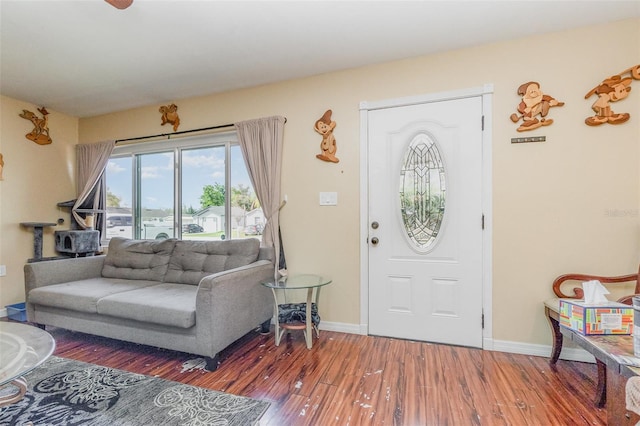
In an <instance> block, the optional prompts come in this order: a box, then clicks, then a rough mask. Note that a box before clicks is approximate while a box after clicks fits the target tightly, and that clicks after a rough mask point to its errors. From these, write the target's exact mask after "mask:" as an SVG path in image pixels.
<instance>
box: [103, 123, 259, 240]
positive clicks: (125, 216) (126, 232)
mask: <svg viewBox="0 0 640 426" xmlns="http://www.w3.org/2000/svg"><path fill="white" fill-rule="evenodd" d="M106 179H107V213H106V215H107V220H106V223H107V228H106V232H105V235H104V237H105V239H106V240H109V239H111V238H112V237H115V236H122V237H126V238H137V239H166V238H182V239H198V240H223V239H233V238H247V237H255V236H257V235H260V234H261V233H262V229H263V228H264V222H265V219H264V215H263V214H262V209H261V208H260V205H259V203H258V200H257V198H256V196H255V191H254V190H253V187H252V186H251V181H250V179H249V175H248V173H247V169H246V166H245V163H244V160H243V158H242V152H241V150H240V147H239V146H238V144H237V139H236V135H235V133H224V134H215V135H206V136H195V137H188V138H180V139H170V140H165V141H156V142H139V143H134V144H128V145H127V144H124V145H119V146H116V148H115V150H114V152H113V155H112V156H111V158H110V159H109V163H108V165H107V170H106Z"/></svg>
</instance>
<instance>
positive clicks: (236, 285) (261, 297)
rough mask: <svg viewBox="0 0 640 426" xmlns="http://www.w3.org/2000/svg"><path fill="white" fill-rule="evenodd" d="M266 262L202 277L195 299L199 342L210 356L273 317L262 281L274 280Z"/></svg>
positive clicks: (266, 289)
mask: <svg viewBox="0 0 640 426" xmlns="http://www.w3.org/2000/svg"><path fill="white" fill-rule="evenodd" d="M273 274H274V266H273V263H272V262H270V261H268V260H259V261H257V262H254V263H252V264H250V265H246V266H242V267H239V268H235V269H230V270H227V271H222V272H219V273H216V274H213V275H209V276H207V277H204V278H203V279H202V280H201V281H200V284H199V286H198V294H197V298H196V327H197V335H198V343H199V344H202V345H207V347H206V348H203V349H204V350H205V351H206V352H207V353H210V354H211V356H214V355H215V354H217V353H218V352H219V351H220V350H222V349H224V348H225V347H227V346H228V345H230V344H231V343H233V342H234V341H236V340H238V339H239V338H240V337H242V336H244V335H245V334H246V333H248V332H249V331H251V330H252V329H254V328H256V327H257V326H258V325H260V324H261V323H263V322H265V321H267V320H269V318H271V317H272V316H273V295H272V293H271V291H270V290H269V289H268V288H266V287H265V286H263V285H262V284H261V282H263V281H267V280H269V279H272V278H273Z"/></svg>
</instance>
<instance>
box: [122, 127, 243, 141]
mask: <svg viewBox="0 0 640 426" xmlns="http://www.w3.org/2000/svg"><path fill="white" fill-rule="evenodd" d="M233 126H234V125H233V124H222V125H220V126H211V127H201V128H199V129H192V130H181V131H179V132H173V133H160V134H157V135H149V136H138V137H137V138H127V139H117V140H116V143H118V142H129V141H139V140H142V139H152V138H161V137H165V136H166V137H167V138H168V139H171V136H173V135H182V134H184V133H194V132H203V131H205V130H216V129H224V128H225V127H233Z"/></svg>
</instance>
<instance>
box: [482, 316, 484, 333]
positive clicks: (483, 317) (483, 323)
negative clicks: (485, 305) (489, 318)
mask: <svg viewBox="0 0 640 426" xmlns="http://www.w3.org/2000/svg"><path fill="white" fill-rule="evenodd" d="M482 329H483V330H484V314H482Z"/></svg>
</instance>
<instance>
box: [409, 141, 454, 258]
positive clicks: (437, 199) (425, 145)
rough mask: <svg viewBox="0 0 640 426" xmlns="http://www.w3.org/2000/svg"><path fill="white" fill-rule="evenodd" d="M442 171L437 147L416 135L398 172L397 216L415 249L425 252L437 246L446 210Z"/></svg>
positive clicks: (443, 173) (442, 167) (440, 157)
mask: <svg viewBox="0 0 640 426" xmlns="http://www.w3.org/2000/svg"><path fill="white" fill-rule="evenodd" d="M445 188H446V186H445V169H444V163H443V161H442V156H441V154H440V150H439V149H438V145H437V144H436V143H435V141H434V140H433V139H432V138H431V137H430V136H429V135H427V134H424V133H420V134H418V135H416V136H415V137H414V138H413V140H412V141H411V143H410V144H409V146H408V147H407V151H406V152H405V154H404V160H403V162H402V167H401V169H400V214H401V216H402V222H403V224H404V229H405V231H406V232H407V236H408V237H409V240H410V241H411V242H412V243H413V245H414V247H415V249H417V250H418V251H421V252H424V251H428V250H429V249H430V248H431V247H432V246H433V245H434V244H435V242H436V239H437V237H438V233H439V232H440V227H441V226H442V220H443V219H444V213H445V210H444V206H445V195H446V190H445Z"/></svg>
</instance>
